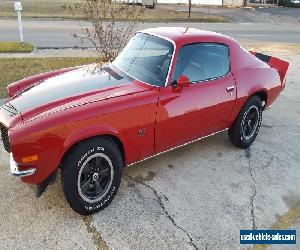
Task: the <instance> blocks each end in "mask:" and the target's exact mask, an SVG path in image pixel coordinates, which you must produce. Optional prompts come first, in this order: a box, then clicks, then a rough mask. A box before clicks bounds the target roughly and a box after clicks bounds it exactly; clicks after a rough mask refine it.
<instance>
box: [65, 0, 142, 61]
mask: <svg viewBox="0 0 300 250" xmlns="http://www.w3.org/2000/svg"><path fill="white" fill-rule="evenodd" d="M70 9H71V11H72V12H73V14H74V15H82V16H83V18H84V19H86V20H87V21H88V22H89V23H90V24H91V25H85V26H82V33H80V34H75V35H74V37H76V38H78V39H80V41H82V42H84V41H89V42H90V43H91V44H92V45H93V46H94V47H95V48H96V50H97V52H98V54H99V56H100V57H101V59H102V60H104V61H108V60H111V59H113V58H114V57H115V56H116V55H117V54H118V53H119V51H120V50H121V49H122V48H123V47H124V46H125V45H126V43H127V41H128V39H129V37H130V35H131V33H132V31H133V29H134V27H135V25H136V24H137V22H138V20H139V16H140V14H141V13H142V12H143V11H144V9H143V7H140V6H136V5H129V4H125V3H116V2H115V1H112V0H81V1H80V2H79V3H76V4H73V5H72V7H71V8H70Z"/></svg>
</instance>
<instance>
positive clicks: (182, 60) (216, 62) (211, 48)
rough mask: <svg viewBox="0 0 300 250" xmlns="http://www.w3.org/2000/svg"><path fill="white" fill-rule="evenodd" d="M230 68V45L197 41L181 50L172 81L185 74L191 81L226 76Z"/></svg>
mask: <svg viewBox="0 0 300 250" xmlns="http://www.w3.org/2000/svg"><path fill="white" fill-rule="evenodd" d="M229 68H230V63H229V51H228V47H227V46H226V45H223V44H218V43H197V44H191V45H186V46H184V47H182V48H181V49H180V50H179V54H178V57H177V60H176V65H175V71H174V74H173V77H172V81H174V80H177V79H178V77H179V76H180V75H185V76H187V77H188V78H189V80H190V81H191V82H199V81H204V80H209V79H211V78H216V77H220V76H224V75H226V74H227V73H228V71H229Z"/></svg>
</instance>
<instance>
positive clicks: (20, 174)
mask: <svg viewBox="0 0 300 250" xmlns="http://www.w3.org/2000/svg"><path fill="white" fill-rule="evenodd" d="M9 165H10V172H11V173H12V175H14V176H18V177H25V176H29V175H33V174H34V173H35V172H36V168H30V169H26V170H19V167H18V164H17V163H16V162H15V160H14V157H13V154H12V153H10V154H9Z"/></svg>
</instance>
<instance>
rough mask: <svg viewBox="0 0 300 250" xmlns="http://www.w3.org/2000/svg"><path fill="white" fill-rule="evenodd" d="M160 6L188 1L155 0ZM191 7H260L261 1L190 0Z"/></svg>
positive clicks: (272, 1)
mask: <svg viewBox="0 0 300 250" xmlns="http://www.w3.org/2000/svg"><path fill="white" fill-rule="evenodd" d="M157 3H162V4H188V0H157ZM192 4H193V5H212V6H261V5H264V4H263V1H262V0H192ZM266 4H267V5H277V4H278V0H266Z"/></svg>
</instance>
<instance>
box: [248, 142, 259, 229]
mask: <svg viewBox="0 0 300 250" xmlns="http://www.w3.org/2000/svg"><path fill="white" fill-rule="evenodd" d="M246 157H247V159H248V170H249V174H250V177H251V180H252V182H253V184H252V185H251V187H252V190H253V193H252V195H251V196H250V205H251V210H250V215H251V220H252V229H253V230H255V229H257V227H256V222H255V206H254V199H255V196H256V194H257V189H256V180H255V178H254V175H253V169H252V159H251V147H249V148H247V149H246Z"/></svg>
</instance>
